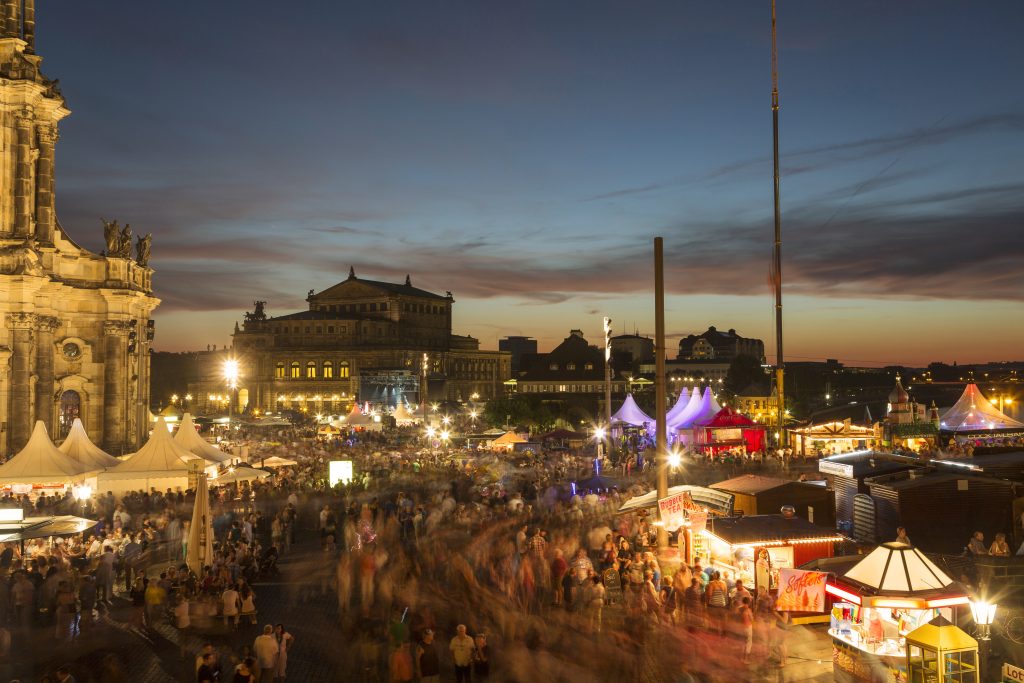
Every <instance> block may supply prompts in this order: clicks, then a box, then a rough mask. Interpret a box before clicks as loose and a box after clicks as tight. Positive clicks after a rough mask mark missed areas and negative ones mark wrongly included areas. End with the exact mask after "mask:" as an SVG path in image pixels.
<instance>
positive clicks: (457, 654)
mask: <svg viewBox="0 0 1024 683" xmlns="http://www.w3.org/2000/svg"><path fill="white" fill-rule="evenodd" d="M473 647H474V643H473V639H472V638H470V637H469V636H468V635H466V625H465V624H459V625H458V626H457V627H456V628H455V637H453V638H452V640H451V642H450V643H449V644H448V649H449V650H451V653H452V663H453V665H454V666H455V681H456V683H461V682H463V681H464V682H465V683H470V681H471V680H472V678H471V676H472V673H471V671H472V669H471V665H472V663H473Z"/></svg>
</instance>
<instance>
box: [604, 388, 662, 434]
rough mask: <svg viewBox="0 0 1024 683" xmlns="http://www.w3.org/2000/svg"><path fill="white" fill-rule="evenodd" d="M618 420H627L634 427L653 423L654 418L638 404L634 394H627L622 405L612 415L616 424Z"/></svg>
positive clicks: (613, 422)
mask: <svg viewBox="0 0 1024 683" xmlns="http://www.w3.org/2000/svg"><path fill="white" fill-rule="evenodd" d="M616 422H620V423H621V422H625V423H626V424H630V425H633V426H634V427H643V426H644V425H647V424H652V425H653V424H654V418H652V417H650V416H648V415H647V413H645V412H644V411H642V410H640V406H638V405H637V404H636V401H635V400H633V394H626V400H624V401H623V402H622V407H621V408H619V409H618V410H617V411H616V412H615V414H614V415H612V424H615V423H616Z"/></svg>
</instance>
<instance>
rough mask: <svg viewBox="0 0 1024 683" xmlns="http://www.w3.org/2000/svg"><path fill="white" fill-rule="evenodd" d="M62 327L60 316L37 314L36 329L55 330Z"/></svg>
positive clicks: (42, 330)
mask: <svg viewBox="0 0 1024 683" xmlns="http://www.w3.org/2000/svg"><path fill="white" fill-rule="evenodd" d="M58 327H60V318H57V317H55V316H52V315H37V316H36V329H37V330H39V331H40V332H53V331H55V330H56V329H57V328H58Z"/></svg>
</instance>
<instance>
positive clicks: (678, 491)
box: [616, 484, 733, 565]
mask: <svg viewBox="0 0 1024 683" xmlns="http://www.w3.org/2000/svg"><path fill="white" fill-rule="evenodd" d="M652 508H657V509H658V517H659V520H658V523H659V524H660V525H663V526H664V527H665V530H666V531H668V532H669V533H670V534H676V539H675V541H674V543H675V545H676V546H677V547H678V548H679V553H680V556H681V557H683V558H684V559H685V560H686V563H687V564H688V565H689V564H693V561H694V559H695V558H697V557H700V556H701V555H703V554H705V550H706V543H705V537H704V534H703V532H704V529H705V528H706V525H707V520H708V517H709V516H711V515H716V516H728V515H731V514H733V496H732V494H729V493H723V492H722V491H716V490H714V489H709V488H705V487H703V486H690V485H688V484H684V485H682V486H673V487H671V488H669V489H668V491H667V495H666V496H665V497H664V498H661V499H659V498H658V492H657V491H648V492H647V493H645V494H643V495H641V496H634V497H633V498H630V499H629V500H627V501H626V502H625V503H623V504H622V506H621V507H619V509H618V511H617V513H616V514H620V515H623V514H628V513H630V512H636V513H639V514H641V515H644V514H647V513H646V511H647V510H649V509H652Z"/></svg>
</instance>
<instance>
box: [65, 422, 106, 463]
mask: <svg viewBox="0 0 1024 683" xmlns="http://www.w3.org/2000/svg"><path fill="white" fill-rule="evenodd" d="M57 449H58V450H60V452H61V453H64V454H65V455H67V456H69V457H70V458H72V459H73V460H77V461H78V462H80V463H82V464H85V465H92V466H93V467H94V468H95V469H106V468H108V467H116V466H117V465H119V464H121V461H120V460H118V459H117V458H115V457H114V456H112V455H110V454H109V453H107V452H106V451H104V450H103V449H101V448H100V447H99V446H97V445H96V444H94V443H93V442H92V440H90V439H89V435H88V434H87V433H86V432H85V425H83V424H82V420H81V419H80V418H77V417H76V418H75V421H74V422H72V423H71V431H70V432H68V436H67V438H66V439H64V443H62V444H61V445H60V446H57Z"/></svg>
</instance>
